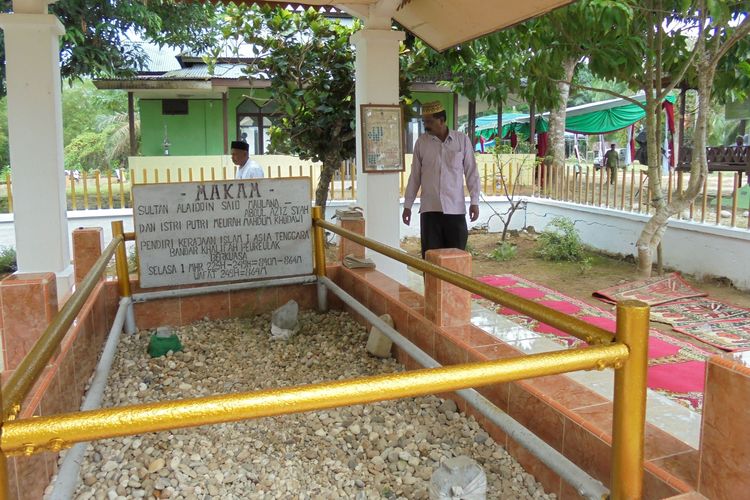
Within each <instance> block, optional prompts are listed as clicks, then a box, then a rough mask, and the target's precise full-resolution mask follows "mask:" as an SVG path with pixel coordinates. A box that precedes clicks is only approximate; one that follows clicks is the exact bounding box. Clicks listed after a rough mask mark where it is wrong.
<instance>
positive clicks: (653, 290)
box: [593, 273, 708, 306]
mask: <svg viewBox="0 0 750 500" xmlns="http://www.w3.org/2000/svg"><path fill="white" fill-rule="evenodd" d="M593 295H594V297H596V298H597V299H599V300H601V301H603V302H609V303H610V304H614V303H615V302H617V301H620V300H640V301H642V302H645V303H647V304H648V305H650V306H655V305H659V304H664V303H666V302H674V301H676V300H680V299H688V298H691V297H705V296H706V295H708V294H707V293H704V292H701V291H700V290H696V289H695V288H693V287H691V286H690V285H689V284H688V283H687V282H686V281H685V280H684V279H682V276H680V275H679V273H672V274H668V275H666V276H656V277H653V278H648V279H645V280H640V281H630V282H628V283H623V284H622V285H616V286H613V287H610V288H605V289H603V290H597V291H596V292H594V293H593Z"/></svg>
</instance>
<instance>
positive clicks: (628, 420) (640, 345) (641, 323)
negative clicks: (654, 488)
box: [313, 212, 649, 499]
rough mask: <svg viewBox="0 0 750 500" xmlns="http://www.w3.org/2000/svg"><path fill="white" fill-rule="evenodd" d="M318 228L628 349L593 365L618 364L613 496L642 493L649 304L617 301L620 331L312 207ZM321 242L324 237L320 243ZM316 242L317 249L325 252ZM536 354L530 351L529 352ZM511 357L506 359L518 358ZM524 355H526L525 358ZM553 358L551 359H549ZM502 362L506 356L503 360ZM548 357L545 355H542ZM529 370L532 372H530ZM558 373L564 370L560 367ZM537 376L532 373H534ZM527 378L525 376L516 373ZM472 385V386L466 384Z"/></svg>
mask: <svg viewBox="0 0 750 500" xmlns="http://www.w3.org/2000/svg"><path fill="white" fill-rule="evenodd" d="M313 225H314V227H315V230H316V231H318V230H319V229H326V230H329V231H331V232H333V233H334V234H337V235H339V236H341V237H343V238H347V239H349V240H351V241H353V242H355V243H359V244H360V245H363V246H365V247H367V248H369V249H371V250H375V251H376V252H378V253H381V254H383V255H386V256H388V257H391V258H393V259H395V260H397V261H399V262H401V263H402V264H406V265H409V266H412V267H414V268H415V269H418V270H420V271H423V272H425V273H429V274H431V275H433V276H436V277H438V278H440V279H441V280H443V281H446V282H448V283H451V284H453V285H456V286H458V287H460V288H462V289H464V290H467V291H470V292H472V293H476V294H478V295H480V296H482V297H484V298H486V299H490V300H492V301H494V302H496V303H498V304H502V305H504V306H507V307H510V308H512V309H514V310H516V311H519V312H521V313H523V314H525V315H527V316H529V317H531V318H534V319H536V320H539V321H541V322H543V323H547V324H548V325H550V326H553V327H555V328H557V329H559V330H561V331H563V332H565V333H567V334H569V335H573V336H575V337H577V338H579V339H582V340H584V341H585V342H587V343H588V344H592V345H594V346H607V347H611V346H615V345H618V346H621V347H624V348H625V349H626V351H627V353H628V354H627V355H626V356H625V357H623V358H619V359H617V360H615V361H614V362H613V363H611V362H610V361H609V360H607V359H605V358H604V357H602V358H601V359H599V360H596V361H594V365H593V366H592V367H590V368H582V369H584V370H585V369H592V368H594V369H598V370H602V369H604V368H607V367H612V368H615V391H614V408H613V424H612V477H611V485H612V487H611V495H610V498H611V499H623V498H627V499H637V498H641V497H642V495H643V456H644V432H645V422H646V373H647V368H648V331H649V306H648V305H647V304H645V303H643V302H639V301H622V302H619V303H618V304H617V328H616V333H615V336H614V337H613V336H612V334H611V333H610V332H608V331H606V330H603V329H601V328H598V327H596V326H593V325H591V324H589V323H586V322H584V321H581V320H579V319H578V318H574V317H572V316H568V315H565V314H563V313H560V312H558V311H555V310H553V309H550V308H548V307H545V306H542V305H540V304H537V303H535V302H532V301H530V300H527V299H523V298H520V297H517V296H515V295H513V294H510V293H508V292H504V291H502V290H499V289H497V288H495V287H492V286H490V285H487V284H485V283H481V282H479V281H477V280H475V279H473V278H471V277H469V276H466V275H463V274H460V273H457V272H455V271H451V270H449V269H445V268H443V267H440V266H437V265H435V264H432V263H430V262H427V261H424V260H422V259H419V258H416V257H412V256H410V255H408V254H406V253H404V252H402V251H401V250H398V249H395V248H393V247H389V246H387V245H383V244H382V243H378V242H377V241H374V240H371V239H369V238H366V237H364V236H361V235H359V234H356V233H353V232H351V231H348V230H345V229H343V228H341V227H339V226H337V225H335V224H331V223H330V222H328V221H326V220H325V219H323V218H322V217H321V216H320V212H313ZM320 245H321V247H322V243H321V244H320ZM321 251H322V250H321V249H320V248H317V247H316V252H321ZM596 348H598V347H584V348H582V349H572V350H567V351H563V352H561V353H559V354H561V355H563V357H565V356H566V355H567V356H573V355H575V353H580V352H582V351H585V352H590V350H591V349H596ZM529 357H531V356H529ZM517 359H519V358H510V359H507V360H504V361H505V362H511V361H513V362H515V361H516V360H517ZM521 359H523V358H521ZM548 361H549V360H548ZM501 363H502V362H501ZM543 363H544V361H543ZM527 373H528V372H527ZM558 373H564V371H560V372H558ZM532 376H533V375H532ZM521 378H524V377H523V376H520V375H519V377H518V378H517V379H516V380H519V379H521ZM467 387H468V386H467Z"/></svg>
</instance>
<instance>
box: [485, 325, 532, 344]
mask: <svg viewBox="0 0 750 500" xmlns="http://www.w3.org/2000/svg"><path fill="white" fill-rule="evenodd" d="M476 326H479V325H476ZM479 328H481V329H482V330H484V331H485V332H487V333H489V334H490V335H492V336H493V337H495V338H496V339H498V340H502V341H503V342H505V343H508V344H511V343H514V342H518V341H520V340H532V339H542V338H544V337H542V336H541V335H539V334H538V333H534V332H532V331H530V330H527V329H526V328H523V327H520V326H515V327H513V326H510V327H508V326H492V325H483V326H479Z"/></svg>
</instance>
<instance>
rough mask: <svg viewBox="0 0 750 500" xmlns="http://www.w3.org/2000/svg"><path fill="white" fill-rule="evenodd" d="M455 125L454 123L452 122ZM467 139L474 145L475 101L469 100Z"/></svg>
mask: <svg viewBox="0 0 750 500" xmlns="http://www.w3.org/2000/svg"><path fill="white" fill-rule="evenodd" d="M454 126H455V124H454ZM468 126H469V134H468V135H469V139H471V144H472V145H476V143H477V102H476V101H473V100H472V101H469V124H468Z"/></svg>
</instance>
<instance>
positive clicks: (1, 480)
mask: <svg viewBox="0 0 750 500" xmlns="http://www.w3.org/2000/svg"><path fill="white" fill-rule="evenodd" d="M2 407H3V389H2V387H0V408H2ZM0 418H2V424H3V425H4V424H5V415H0ZM1 434H2V428H0V435H1ZM9 494H10V488H9V487H8V464H7V459H6V458H5V452H4V451H2V450H0V498H1V499H5V498H8V497H9Z"/></svg>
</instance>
